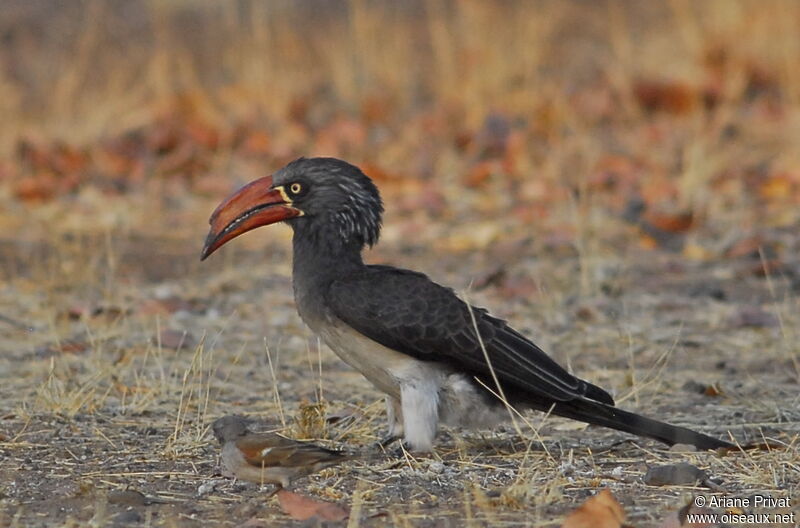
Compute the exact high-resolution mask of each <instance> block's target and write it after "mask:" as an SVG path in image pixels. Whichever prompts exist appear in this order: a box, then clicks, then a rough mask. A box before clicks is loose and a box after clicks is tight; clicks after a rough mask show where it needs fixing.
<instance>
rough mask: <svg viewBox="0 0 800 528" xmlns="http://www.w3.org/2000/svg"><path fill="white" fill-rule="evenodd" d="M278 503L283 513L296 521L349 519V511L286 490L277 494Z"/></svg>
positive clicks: (330, 503)
mask: <svg viewBox="0 0 800 528" xmlns="http://www.w3.org/2000/svg"><path fill="white" fill-rule="evenodd" d="M278 502H279V503H280V505H281V509H282V510H283V512H284V513H285V514H286V515H288V516H289V517H291V518H292V519H294V520H296V521H305V520H308V519H312V518H317V519H320V520H323V521H342V520H344V519H347V517H349V515H350V512H349V510H347V509H345V508H342V507H341V506H339V505H337V504H334V503H332V502H326V501H321V500H317V499H312V498H311V497H308V496H306V495H301V494H300V493H294V492H292V491H288V490H283V489H282V490H280V491H279V492H278Z"/></svg>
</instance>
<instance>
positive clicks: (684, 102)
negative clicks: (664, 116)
mask: <svg viewBox="0 0 800 528" xmlns="http://www.w3.org/2000/svg"><path fill="white" fill-rule="evenodd" d="M633 94H634V96H635V97H636V100H637V101H638V102H639V104H640V105H641V106H642V108H644V109H645V110H647V111H649V112H658V111H661V112H666V113H668V114H676V115H683V114H688V113H689V112H691V111H692V110H693V109H694V107H695V105H696V103H697V99H698V98H697V95H696V93H695V90H694V89H693V88H692V87H691V86H689V85H687V84H684V83H680V82H677V81H662V80H657V81H645V80H640V81H637V82H636V83H635V84H634V86H633Z"/></svg>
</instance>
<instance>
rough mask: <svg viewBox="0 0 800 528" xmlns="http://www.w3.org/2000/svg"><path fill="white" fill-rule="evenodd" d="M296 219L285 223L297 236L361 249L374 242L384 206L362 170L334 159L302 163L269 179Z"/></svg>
mask: <svg viewBox="0 0 800 528" xmlns="http://www.w3.org/2000/svg"><path fill="white" fill-rule="evenodd" d="M272 178H273V188H277V187H282V188H283V190H284V192H285V193H286V194H287V196H288V198H289V199H290V200H291V205H292V207H293V208H295V209H298V210H299V211H302V214H301V215H300V216H295V217H294V218H290V219H288V220H287V222H288V223H289V225H291V226H292V227H293V228H294V229H295V232H296V233H300V234H302V235H308V236H326V237H331V236H336V237H338V238H339V239H340V240H341V241H342V242H344V243H345V245H348V246H351V245H356V246H358V248H359V249H360V248H363V247H364V246H365V245H369V246H372V245H373V244H375V243H376V242H377V241H378V236H379V235H380V231H381V215H382V214H383V203H382V202H381V195H380V193H379V192H378V188H377V187H376V186H375V184H374V183H372V180H371V179H370V178H369V177H368V176H367V175H366V174H364V173H363V172H362V171H361V169H359V168H358V167H356V166H355V165H351V164H349V163H347V162H346V161H342V160H339V159H336V158H300V159H297V160H295V161H293V162H291V163H289V164H288V165H286V166H285V167H283V168H282V169H280V170H279V171H278V172H276V173H275V174H274V175H273V176H272Z"/></svg>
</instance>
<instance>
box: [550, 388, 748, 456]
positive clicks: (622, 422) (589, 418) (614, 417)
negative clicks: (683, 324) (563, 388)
mask: <svg viewBox="0 0 800 528" xmlns="http://www.w3.org/2000/svg"><path fill="white" fill-rule="evenodd" d="M552 414H556V415H558V416H563V417H565V418H572V419H573V420H579V421H581V422H586V423H589V424H593V425H602V426H603V427H609V428H611V429H616V430H617V431H624V432H626V433H631V434H635V435H639V436H645V437H647V438H652V439H654V440H658V441H660V442H664V443H665V444H669V445H674V444H690V445H693V446H696V447H697V449H700V450H706V449H718V448H721V447H725V448H736V446H735V445H733V444H731V443H730V442H726V441H724V440H720V439H718V438H714V437H712V436H708V435H704V434H703V433H698V432H697V431H692V430H691V429H687V428H685V427H678V426H677V425H670V424H668V423H664V422H659V421H658V420H653V419H651V418H647V417H645V416H641V415H638V414H636V413H632V412H629V411H623V410H622V409H619V408H617V407H613V406H611V405H606V404H605V403H601V402H596V401H592V400H573V401H569V402H558V403H556V404H555V406H554V407H553V410H552Z"/></svg>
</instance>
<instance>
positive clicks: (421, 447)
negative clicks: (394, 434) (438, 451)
mask: <svg viewBox="0 0 800 528" xmlns="http://www.w3.org/2000/svg"><path fill="white" fill-rule="evenodd" d="M400 402H401V408H402V411H403V430H404V432H405V443H406V445H408V446H409V448H411V450H412V451H416V452H428V451H431V450H432V449H433V440H434V438H436V429H437V428H438V426H439V386H438V385H437V384H436V383H435V382H434V380H432V379H425V378H417V379H414V380H409V381H407V382H405V383H402V384H401V385H400Z"/></svg>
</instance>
